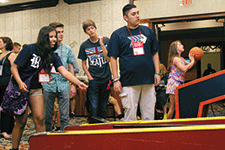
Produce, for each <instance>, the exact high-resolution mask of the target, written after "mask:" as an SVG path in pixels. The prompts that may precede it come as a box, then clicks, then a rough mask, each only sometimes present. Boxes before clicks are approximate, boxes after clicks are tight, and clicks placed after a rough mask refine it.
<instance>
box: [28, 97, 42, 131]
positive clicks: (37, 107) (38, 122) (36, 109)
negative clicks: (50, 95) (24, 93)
mask: <svg viewBox="0 0 225 150" xmlns="http://www.w3.org/2000/svg"><path fill="white" fill-rule="evenodd" d="M30 109H31V111H32V116H33V119H34V124H35V128H36V132H44V131H45V124H44V101H43V96H42V95H34V96H30Z"/></svg>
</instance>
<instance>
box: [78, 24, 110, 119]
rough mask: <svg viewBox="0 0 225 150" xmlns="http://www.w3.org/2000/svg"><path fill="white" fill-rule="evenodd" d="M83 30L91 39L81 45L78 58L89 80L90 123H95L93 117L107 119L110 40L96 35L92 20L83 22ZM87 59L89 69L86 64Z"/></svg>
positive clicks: (88, 103) (88, 104)
mask: <svg viewBox="0 0 225 150" xmlns="http://www.w3.org/2000/svg"><path fill="white" fill-rule="evenodd" d="M83 30H84V33H86V34H87V35H88V36H89V38H88V39H87V40H86V41H84V42H83V43H82V44H81V46H80V50H79V54H78V58H79V59H81V60H82V68H83V70H84V72H85V74H86V75H87V77H88V80H89V86H88V90H87V101H86V107H87V110H88V113H89V116H88V122H89V123H94V122H95V121H93V120H92V117H97V118H104V119H105V118H106V110H107V102H108V98H109V94H110V92H111V90H110V84H111V71H110V67H109V63H108V62H109V57H108V56H107V53H108V52H107V50H106V48H107V44H108V41H109V39H108V38H107V37H102V36H98V35H97V34H96V30H97V27H96V25H95V22H94V21H92V20H86V21H84V22H83ZM87 58H88V65H89V68H88V67H87V64H86V59H87Z"/></svg>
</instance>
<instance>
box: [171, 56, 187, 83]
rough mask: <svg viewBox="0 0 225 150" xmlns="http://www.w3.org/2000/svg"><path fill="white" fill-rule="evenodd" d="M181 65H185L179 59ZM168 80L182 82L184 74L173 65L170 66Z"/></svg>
mask: <svg viewBox="0 0 225 150" xmlns="http://www.w3.org/2000/svg"><path fill="white" fill-rule="evenodd" d="M181 63H182V64H183V65H185V63H184V61H183V60H182V59H181ZM169 78H173V79H174V80H176V81H180V82H184V81H185V72H183V71H181V70H180V69H178V68H177V67H176V66H175V65H172V67H171V71H170V74H169Z"/></svg>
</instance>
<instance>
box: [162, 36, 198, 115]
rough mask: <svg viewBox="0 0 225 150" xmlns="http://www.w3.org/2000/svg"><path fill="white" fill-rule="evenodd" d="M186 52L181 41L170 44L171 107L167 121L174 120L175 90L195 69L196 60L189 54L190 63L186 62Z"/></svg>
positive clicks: (169, 89) (168, 90) (169, 86)
mask: <svg viewBox="0 0 225 150" xmlns="http://www.w3.org/2000/svg"><path fill="white" fill-rule="evenodd" d="M183 51H184V46H183V45H182V44H181V41H179V40H177V41H174V42H172V43H171V44H170V47H169V54H168V70H169V71H170V73H169V81H168V83H167V88H166V94H169V97H170V107H169V112H168V114H167V119H172V117H173V114H174V110H175V89H176V87H177V86H179V85H181V84H182V83H184V81H185V73H186V72H187V71H188V70H189V69H190V68H192V67H193V65H194V64H195V59H194V56H193V55H190V54H189V59H190V63H188V62H186V61H185V59H184V58H183V57H181V54H182V53H183Z"/></svg>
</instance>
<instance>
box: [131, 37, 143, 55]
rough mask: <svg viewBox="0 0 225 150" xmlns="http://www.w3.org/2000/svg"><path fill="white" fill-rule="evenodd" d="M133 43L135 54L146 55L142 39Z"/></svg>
mask: <svg viewBox="0 0 225 150" xmlns="http://www.w3.org/2000/svg"><path fill="white" fill-rule="evenodd" d="M132 45H133V54H134V56H137V55H145V51H144V46H143V42H140V41H138V42H132Z"/></svg>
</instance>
